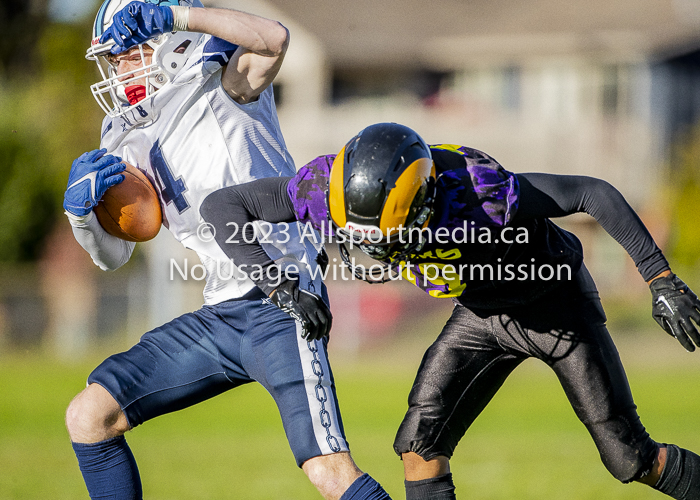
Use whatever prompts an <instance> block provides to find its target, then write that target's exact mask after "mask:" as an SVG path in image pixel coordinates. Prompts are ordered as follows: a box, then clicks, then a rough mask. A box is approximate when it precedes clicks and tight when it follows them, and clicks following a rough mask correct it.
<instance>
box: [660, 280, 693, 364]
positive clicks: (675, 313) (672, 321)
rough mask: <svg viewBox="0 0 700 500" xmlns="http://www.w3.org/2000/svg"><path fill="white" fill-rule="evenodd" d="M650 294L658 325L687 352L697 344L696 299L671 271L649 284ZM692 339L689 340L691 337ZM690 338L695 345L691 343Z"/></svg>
mask: <svg viewBox="0 0 700 500" xmlns="http://www.w3.org/2000/svg"><path fill="white" fill-rule="evenodd" d="M649 288H650V289H651V294H652V297H653V304H652V307H653V309H652V315H653V316H654V319H655V320H656V322H657V323H658V324H659V325H661V328H663V329H664V330H666V332H668V334H669V335H671V336H673V337H676V339H678V342H680V343H681V345H682V346H683V347H685V349H686V350H687V351H688V352H693V351H694V350H695V345H697V346H700V334H698V330H697V329H696V328H695V325H694V324H693V322H695V324H698V325H700V300H698V297H697V295H695V294H694V293H693V291H692V290H691V289H690V288H688V285H686V284H685V283H683V281H682V280H681V279H680V278H679V277H678V276H676V275H675V274H670V275H669V276H664V277H662V278H656V279H655V280H654V281H652V282H651V283H650V284H649ZM691 340H692V341H691ZM693 342H694V343H695V345H693Z"/></svg>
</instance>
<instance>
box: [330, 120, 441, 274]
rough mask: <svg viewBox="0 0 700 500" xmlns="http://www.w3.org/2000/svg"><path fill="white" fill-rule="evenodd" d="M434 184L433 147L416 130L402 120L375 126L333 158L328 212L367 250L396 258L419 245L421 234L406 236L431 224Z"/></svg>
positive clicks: (380, 256) (338, 226)
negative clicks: (400, 123)
mask: <svg viewBox="0 0 700 500" xmlns="http://www.w3.org/2000/svg"><path fill="white" fill-rule="evenodd" d="M434 184H435V165H434V163H433V160H432V156H431V154H430V149H429V148H428V146H427V144H426V143H425V141H423V139H422V138H421V137H420V136H419V135H418V134H417V133H416V132H414V131H413V130H411V129H410V128H408V127H405V126H403V125H399V124H397V123H378V124H375V125H371V126H369V127H367V128H365V129H364V130H362V131H361V132H360V133H359V134H357V135H356V136H355V137H353V138H352V139H350V141H349V142H348V143H347V144H346V145H345V147H344V148H343V149H341V150H340V153H338V156H336V158H335V161H334V162H333V165H332V167H331V172H330V179H329V185H328V210H329V215H330V218H331V220H332V222H333V225H334V227H335V229H336V231H337V232H338V233H340V234H342V235H344V236H346V237H348V238H350V239H351V240H352V241H353V242H355V243H358V244H359V246H360V248H361V249H362V250H363V251H364V252H365V253H367V254H368V255H370V256H372V257H374V258H377V259H380V260H387V261H395V260H397V259H399V258H402V257H405V256H406V254H407V253H410V252H412V251H416V250H417V247H418V246H420V238H418V237H414V238H406V239H404V238H402V236H403V235H406V234H408V232H409V231H410V230H411V229H412V228H416V227H419V228H423V227H425V226H427V224H428V221H429V218H430V215H431V211H432V202H433V196H434ZM409 239H413V240H416V241H406V240H409Z"/></svg>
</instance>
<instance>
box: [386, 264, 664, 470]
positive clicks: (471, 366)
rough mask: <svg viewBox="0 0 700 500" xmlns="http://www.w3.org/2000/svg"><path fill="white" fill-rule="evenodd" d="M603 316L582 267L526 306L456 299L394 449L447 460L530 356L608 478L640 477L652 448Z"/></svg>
mask: <svg viewBox="0 0 700 500" xmlns="http://www.w3.org/2000/svg"><path fill="white" fill-rule="evenodd" d="M605 320H606V318H605V313H604V312H603V308H602V306H601V304H600V299H599V297H598V292H597V290H596V287H595V283H593V280H592V278H591V277H590V274H589V273H588V271H587V270H586V269H585V267H582V269H581V271H580V272H579V273H578V275H577V276H576V277H575V279H574V280H573V281H571V282H567V283H564V284H562V285H561V286H560V287H558V288H557V289H556V290H554V291H553V292H551V293H549V294H548V295H546V296H545V297H542V298H541V299H539V300H537V301H535V302H533V303H531V304H528V305H525V306H518V307H514V308H508V309H502V310H498V311H494V310H476V309H468V308H466V307H464V306H462V305H459V304H457V305H456V306H455V308H454V311H453V313H452V316H451V317H450V319H449V321H448V322H447V324H446V325H445V327H444V328H443V330H442V332H441V333H440V336H439V337H438V338H437V340H436V341H435V343H434V344H433V345H432V346H430V348H429V349H428V350H427V352H426V353H425V355H424V357H423V361H422V363H421V366H420V368H419V370H418V375H417V376H416V380H415V382H414V385H413V388H412V390H411V393H410V395H409V401H408V402H409V409H408V412H407V413H406V416H405V417H404V420H403V422H402V423H401V426H400V428H399V431H398V434H397V436H396V441H395V443H394V449H395V451H396V453H398V454H399V455H400V454H401V453H406V452H409V451H411V452H415V453H417V454H418V455H419V456H421V457H422V458H423V459H424V460H430V459H433V458H435V457H437V456H441V455H442V456H446V457H448V458H449V457H451V456H452V454H453V452H454V449H455V447H456V446H457V443H458V442H459V440H460V439H461V438H462V436H463V435H464V433H465V432H466V431H467V429H468V428H469V426H470V425H471V423H472V422H473V421H474V419H476V417H477V416H478V415H479V413H481V411H482V410H483V409H484V408H485V407H486V405H487V404H488V402H489V401H490V400H491V398H492V397H493V396H494V394H495V393H496V391H498V389H499V388H500V387H501V385H502V384H503V382H504V381H505V379H506V377H508V375H509V374H510V373H511V372H512V371H513V369H514V368H515V367H516V366H518V365H519V364H520V363H521V362H522V361H523V360H525V359H526V358H528V357H531V356H532V357H536V358H539V359H541V360H542V361H544V362H545V363H547V364H548V365H549V366H551V368H552V369H553V370H554V372H555V373H556V375H557V377H558V378H559V381H560V382H561V385H562V387H563V388H564V391H565V393H566V396H567V397H568V398H569V401H570V403H571V406H572V407H573V408H574V411H575V412H576V415H577V416H578V418H579V419H580V420H581V422H583V424H584V425H585V426H586V427H587V429H588V431H589V432H590V434H591V436H592V437H593V440H594V441H595V444H596V446H597V447H598V451H599V452H600V456H601V459H602V461H603V463H604V464H605V466H606V467H607V468H608V470H609V471H610V472H611V473H612V475H613V476H615V477H616V478H617V479H618V480H620V481H622V482H629V481H632V480H634V479H637V478H639V477H641V475H642V474H644V473H645V472H647V471H648V470H649V469H650V468H651V466H652V464H653V462H654V459H655V458H656V452H657V445H656V443H655V442H654V441H653V440H652V439H651V438H650V437H649V435H648V434H647V432H646V430H645V429H644V426H643V425H642V423H641V422H640V420H639V416H638V415H637V411H636V408H637V407H636V406H635V404H634V401H633V400H632V394H631V392H630V388H629V384H628V382H627V377H626V376H625V372H624V369H623V367H622V364H621V362H620V358H619V356H618V353H617V349H616V348H615V345H614V344H613V342H612V339H611V338H610V334H609V333H608V331H607V328H606V327H605Z"/></svg>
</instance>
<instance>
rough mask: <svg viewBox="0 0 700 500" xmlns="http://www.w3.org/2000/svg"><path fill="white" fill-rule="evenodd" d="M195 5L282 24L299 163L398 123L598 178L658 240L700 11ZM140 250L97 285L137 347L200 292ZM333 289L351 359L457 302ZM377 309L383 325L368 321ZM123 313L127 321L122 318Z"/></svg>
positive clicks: (513, 159)
mask: <svg viewBox="0 0 700 500" xmlns="http://www.w3.org/2000/svg"><path fill="white" fill-rule="evenodd" d="M205 3H206V4H207V5H208V6H221V7H229V8H236V9H240V10H244V11H248V12H253V13H256V14H259V15H263V16H267V17H270V18H274V19H279V20H281V21H282V22H283V23H284V24H285V25H286V26H287V27H288V28H289V29H290V32H291V45H290V48H289V51H288V53H287V56H286V60H285V63H284V65H283V67H282V70H281V72H280V74H279V77H278V79H277V80H276V82H275V89H276V98H277V101H278V110H279V116H280V120H281V124H282V129H283V132H284V134H285V138H286V142H287V146H288V147H289V150H290V152H291V153H292V156H293V157H294V159H295V161H296V165H297V167H301V166H302V165H304V164H305V163H306V162H308V161H310V160H311V159H313V158H315V157H316V156H318V155H320V154H328V153H335V152H337V151H339V150H340V148H341V147H342V146H343V145H344V144H345V142H346V141H347V140H348V139H349V138H350V137H352V136H353V135H355V134H356V133H357V132H358V131H359V130H361V129H362V128H364V127H365V126H367V125H369V124H371V123H375V122H380V121H395V122H399V123H403V124H405V125H408V126H411V127H413V128H415V129H416V130H417V131H418V132H419V133H420V134H421V135H423V137H424V138H425V139H426V141H427V142H429V143H435V142H451V143H456V144H465V145H469V146H472V147H475V148H478V149H482V150H484V151H486V152H488V153H489V154H491V155H493V156H494V157H495V158H497V159H498V160H499V161H500V162H501V163H502V164H503V165H504V166H505V168H507V169H509V170H512V171H515V172H525V171H542V172H550V173H564V174H577V175H592V176H596V177H600V178H603V179H606V180H608V181H609V182H611V183H612V184H613V185H615V186H616V187H617V188H618V189H619V190H620V191H621V192H622V193H623V194H624V195H625V197H626V198H627V199H628V201H629V202H630V203H631V204H632V206H633V207H634V208H635V209H636V210H637V211H638V212H639V213H640V215H641V216H642V218H643V219H644V220H645V222H646V223H647V225H648V227H649V228H650V230H651V232H652V234H654V236H655V237H656V239H657V241H659V243H661V244H662V245H663V244H664V242H665V241H666V239H667V236H668V226H669V224H668V211H667V210H666V209H665V208H664V207H665V206H666V205H665V203H664V202H663V192H662V190H661V188H662V187H663V186H664V185H665V183H666V180H667V176H668V170H667V169H668V168H669V166H670V165H669V150H670V146H671V144H672V143H673V141H674V138H675V137H676V136H677V134H678V133H679V132H682V131H683V130H685V128H686V127H688V126H691V125H692V124H694V123H695V121H696V119H697V116H698V113H699V112H700V64H699V61H700V56H699V55H698V54H700V53H699V52H697V50H698V48H700V2H697V0H615V1H614V2H610V1H604V0H586V1H583V0H570V1H569V2H566V4H565V5H564V4H562V3H561V2H558V1H556V0H531V1H528V2H518V1H515V0H470V1H469V2H466V1H459V0H434V1H432V2H420V1H418V0H401V1H399V0H383V1H381V2H377V1H374V0H354V1H352V2H345V1H342V0H236V1H235V2H234V1H232V0H212V1H206V2H205ZM86 44H87V42H86ZM85 99H89V94H88V91H87V89H85ZM95 143H97V138H95ZM565 224H566V225H567V227H568V228H570V229H572V230H574V231H575V232H576V234H577V235H578V236H579V237H580V238H581V239H582V240H583V242H584V247H585V249H586V254H587V255H586V259H587V263H588V265H589V267H590V268H591V270H592V272H593V274H594V276H595V277H596V279H597V281H598V283H599V285H600V287H601V290H602V291H603V293H604V294H605V293H610V294H613V293H614V292H615V290H616V286H617V285H619V283H625V284H626V293H629V290H630V287H632V288H633V289H635V290H637V292H638V293H640V294H642V293H645V286H644V283H643V282H642V280H641V279H639V276H638V275H637V273H636V270H635V269H634V266H633V263H632V262H631V260H630V259H629V258H628V257H627V256H626V254H625V253H624V251H623V250H622V249H621V248H620V247H619V246H618V245H617V244H616V243H615V242H614V241H613V240H612V239H611V238H609V237H608V236H607V235H605V234H604V233H603V232H602V231H601V230H599V228H598V226H597V224H596V223H595V222H594V221H593V220H592V219H591V218H590V217H588V216H585V215H580V216H574V217H570V218H567V220H566V222H565ZM140 246H141V247H142V250H144V253H143V254H144V256H145V258H144V259H143V261H142V262H141V263H140V264H139V263H137V264H135V265H131V264H130V266H131V267H129V268H128V269H124V270H121V271H118V273H117V274H119V273H123V274H122V276H121V277H120V278H119V279H116V280H115V277H114V276H112V277H109V278H104V279H103V280H102V281H101V282H100V283H112V284H113V283H116V282H119V283H120V284H119V286H118V287H116V288H115V287H114V286H113V285H101V284H100V283H98V284H97V285H96V286H97V287H98V289H100V290H102V292H100V293H101V296H103V295H104V296H105V297H107V298H108V300H97V301H96V305H95V309H96V310H97V313H96V314H97V315H98V318H114V321H112V322H109V324H104V325H103V327H102V330H109V329H110V328H111V329H112V330H114V331H123V330H124V329H126V330H128V331H129V332H131V334H130V335H131V338H132V339H134V338H135V336H136V335H137V334H140V333H142V332H143V331H145V330H146V329H147V328H150V327H152V326H155V325H158V324H161V323H163V322H165V321H167V320H169V319H171V318H173V317H175V316H178V315H179V314H181V313H182V312H183V311H187V310H192V309H194V308H196V307H198V306H199V305H200V304H201V288H202V286H203V282H202V281H201V277H200V278H199V279H197V276H199V275H198V274H197V272H192V267H193V266H194V265H196V264H197V263H198V262H197V260H196V256H195V255H194V254H193V253H190V252H188V251H186V250H184V249H182V247H181V246H180V245H179V244H178V243H177V242H175V241H174V239H173V238H172V236H171V235H170V234H169V233H168V232H167V231H165V230H163V231H161V234H160V235H159V237H158V238H157V239H156V240H155V241H154V242H150V243H147V244H145V245H140ZM331 256H332V257H335V256H337V254H334V253H331ZM173 259H174V260H173ZM173 261H174V262H175V263H176V264H177V265H178V266H179V268H180V269H183V268H185V267H187V268H188V271H187V272H188V279H186V280H183V279H182V278H181V277H179V274H178V273H177V271H176V272H175V274H173ZM171 278H172V279H171ZM329 287H330V288H331V299H332V300H333V299H334V298H335V300H333V303H334V314H335V315H336V317H337V318H343V320H342V321H336V322H335V324H334V326H335V330H336V332H337V334H336V336H337V338H338V343H339V344H340V345H342V346H344V347H345V348H346V349H348V350H352V349H357V348H358V346H359V345H360V344H361V343H362V342H370V341H374V340H380V337H381V334H382V332H392V331H394V330H396V328H395V325H401V328H402V329H405V328H407V327H408V326H409V325H414V326H415V325H417V326H415V328H416V329H418V330H421V329H423V328H424V327H425V326H424V325H423V324H422V323H421V322H420V319H421V318H419V317H416V316H413V315H412V314H411V312H412V311H415V310H416V306H415V304H416V303H417V302H415V301H418V300H420V301H421V307H420V309H422V310H425V308H428V309H429V310H433V309H434V310H435V312H436V313H438V312H441V311H443V310H447V309H448V308H449V307H450V301H447V300H442V301H441V300H437V299H436V300H429V299H427V298H424V297H422V296H421V295H420V293H421V292H419V291H418V290H414V289H413V288H412V287H411V286H410V285H408V284H404V286H400V285H398V286H392V285H385V286H383V287H370V286H369V285H365V284H362V283H358V282H352V281H350V282H342V281H340V280H338V281H335V282H331V283H330V284H329ZM379 301H381V309H382V310H383V311H386V313H385V314H380V315H377V314H376V310H377V308H378V307H379V306H378V304H379ZM115 304H118V306H115ZM341 304H342V308H341V307H337V306H339V305H341ZM4 306H5V308H6V309H7V307H8V306H7V304H4ZM116 307H119V308H120V310H121V311H126V313H124V314H121V315H120V314H115V308H116ZM424 316H425V315H424ZM6 317H9V316H8V315H7V314H6ZM5 323H6V326H5V328H6V329H7V328H8V326H7V321H6V322H5ZM50 323H51V322H49V324H50ZM96 323H97V322H95V321H93V322H92V323H90V322H87V324H96ZM103 323H104V321H102V322H101V323H100V324H103ZM342 325H345V331H343V326H342ZM392 325H393V326H394V327H392ZM435 334H437V331H431V332H430V335H431V336H434V335H435ZM358 339H359V340H358Z"/></svg>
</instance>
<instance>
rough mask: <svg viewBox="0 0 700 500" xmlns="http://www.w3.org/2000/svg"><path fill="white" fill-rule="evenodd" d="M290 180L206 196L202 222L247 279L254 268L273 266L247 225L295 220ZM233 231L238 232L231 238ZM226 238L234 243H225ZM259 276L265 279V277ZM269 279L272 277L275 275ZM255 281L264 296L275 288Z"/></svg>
mask: <svg viewBox="0 0 700 500" xmlns="http://www.w3.org/2000/svg"><path fill="white" fill-rule="evenodd" d="M289 180H290V177H271V178H266V179H258V180H256V181H253V182H249V183H246V184H239V185H237V186H231V187H227V188H223V189H219V190H218V191H215V192H213V193H211V194H210V195H209V196H207V197H206V199H205V200H204V202H203V203H202V206H201V207H200V209H199V211H200V214H201V215H202V217H203V218H204V220H205V221H206V222H208V223H209V224H211V225H212V226H213V228H214V230H215V231H216V235H215V239H216V242H217V243H218V244H219V246H220V247H221V249H222V250H223V251H224V253H225V254H226V256H227V257H228V258H229V259H231V260H232V261H233V263H234V265H236V266H239V267H241V269H242V270H244V271H246V272H247V273H248V274H249V275H250V274H251V272H252V271H253V270H254V269H257V266H261V267H262V268H263V269H267V268H268V267H269V266H271V265H274V261H273V260H272V259H271V258H270V257H269V255H267V252H265V250H264V249H263V247H262V246H261V245H260V243H259V242H258V241H257V240H256V239H254V238H253V234H254V233H253V227H252V224H249V223H250V222H253V221H256V220H260V221H266V222H271V223H278V222H294V221H295V220H296V218H295V214H294V207H293V206H292V200H291V199H290V197H289V195H288V194H287V185H288V184H289ZM236 230H237V231H238V232H237V233H236V234H235V235H234V232H235V231H236ZM244 231H245V233H244ZM232 235H233V237H232ZM229 238H230V239H231V240H235V241H236V243H232V242H228V243H227V240H229ZM246 241H252V243H246ZM253 266H255V267H253ZM256 274H257V273H256ZM262 274H264V275H265V276H267V273H262ZM272 275H273V276H275V273H272ZM254 281H255V284H256V285H258V287H259V288H260V289H261V290H262V291H263V292H265V294H266V295H269V294H270V293H271V292H272V290H274V288H275V287H274V286H272V285H271V283H272V281H271V280H270V279H269V278H267V277H264V278H263V279H261V280H254ZM275 284H276V285H279V284H281V283H278V282H275Z"/></svg>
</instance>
